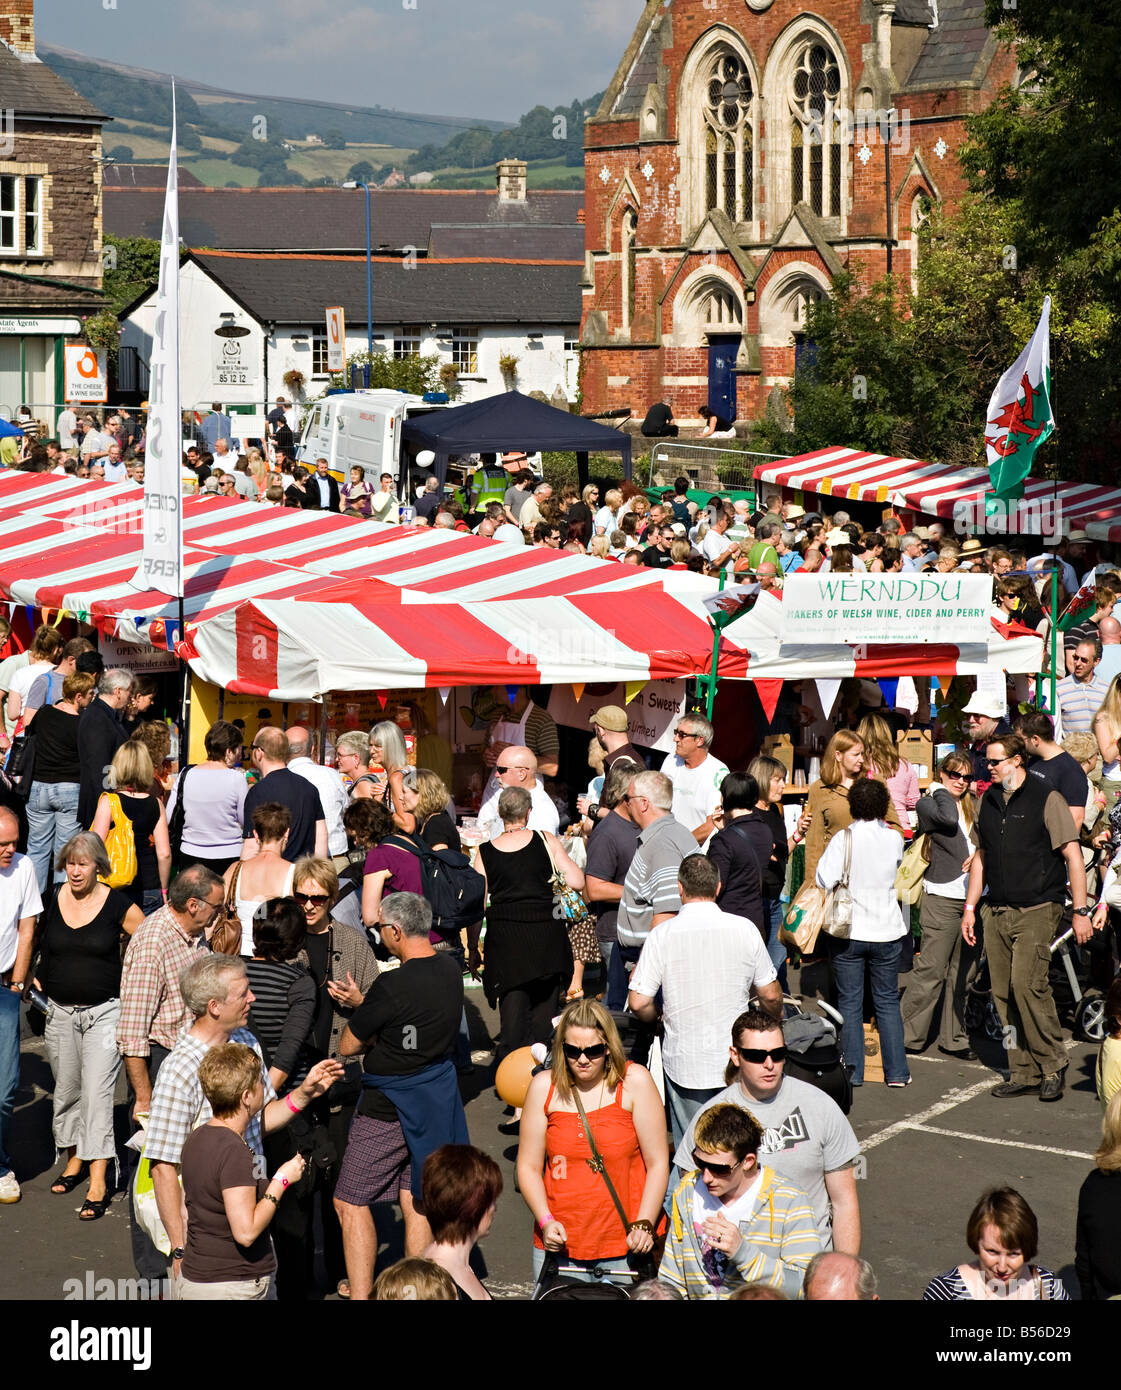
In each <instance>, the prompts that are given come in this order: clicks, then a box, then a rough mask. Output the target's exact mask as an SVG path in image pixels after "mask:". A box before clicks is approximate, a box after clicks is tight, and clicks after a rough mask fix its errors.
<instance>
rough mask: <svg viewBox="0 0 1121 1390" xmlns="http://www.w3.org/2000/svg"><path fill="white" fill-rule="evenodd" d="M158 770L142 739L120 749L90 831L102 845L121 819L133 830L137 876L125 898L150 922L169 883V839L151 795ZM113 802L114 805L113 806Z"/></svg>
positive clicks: (158, 803)
mask: <svg viewBox="0 0 1121 1390" xmlns="http://www.w3.org/2000/svg"><path fill="white" fill-rule="evenodd" d="M154 778H155V770H154V769H153V767H152V755H151V754H150V753H149V752H148V749H147V748H146V747H145V746H144V744H143V743H141V742H140V740H139V739H135V738H133V739H129V741H128V742H127V743H122V744H121V746H120V747H119V748H118V749H117V751H116V753H114V754H113V761H112V763H110V765H109V784H110V786H111V787H112V788H113V790H112V791H110V792H102V793H101V796H100V797H99V798H98V802H97V810H96V812H95V813H94V817H93V824H92V825H91V826H90V830H91V831H92V832H93V833H94V834H95V835H97V836H98V837H99V838H100V839H101V841H102V842H103V843H104V842H105V841H106V839H107V838H108V835H109V831H110V828H111V827H112V826H113V825H114V823H115V821H116V819H117V811H116V809H115V806H116V805H119V806H120V813H121V814H122V815H123V816H124V817H125V818H126V819H127V820H128V821H130V822H131V824H132V838H133V843H134V844H135V846H136V876H135V877H134V878H133V880H132V882H131V883H127V884H121V885H120V887H121V892H122V893H124V894H125V896H126V897H127V898H128V899H129V900H130V901H131V902H134V903H135V904H136V905H137V907H139V908H140V909H141V910H142V911H143V913H144V915H145V916H146V917H147V916H148V914H149V913H151V912H155V911H156V909H157V908H158V907H162V906H163V900H164V898H166V897H167V885H168V883H169V881H170V878H171V839H170V837H169V835H168V833H167V816H166V814H165V813H164V809H163V803H162V802H161V801H160V799H159V797H157V796H154V795H153V794H152V782H153V780H154ZM110 797H115V798H116V799H117V800H116V803H114V802H113V801H111V800H110Z"/></svg>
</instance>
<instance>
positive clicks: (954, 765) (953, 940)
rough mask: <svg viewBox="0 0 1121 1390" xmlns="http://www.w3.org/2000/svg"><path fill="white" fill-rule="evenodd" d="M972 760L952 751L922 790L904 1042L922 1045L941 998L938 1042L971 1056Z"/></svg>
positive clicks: (951, 1052) (974, 952) (974, 954)
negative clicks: (966, 930) (918, 936)
mask: <svg viewBox="0 0 1121 1390" xmlns="http://www.w3.org/2000/svg"><path fill="white" fill-rule="evenodd" d="M972 776H973V760H972V759H971V758H970V756H969V754H968V753H959V752H954V753H950V754H948V756H946V757H945V758H943V759H942V764H941V766H940V767H939V769H938V785H936V786H933V787H931V789H930V791H929V792H928V793H927V795H926V796H923V797H920V798H919V803H918V806H917V807H916V814H917V815H918V822H919V823H918V833H919V834H920V835H926V836H927V845H928V846H929V857H930V864H929V867H928V868H927V871H926V873H925V874H924V875H923V886H922V899H921V901H920V905H919V925H920V926H921V927H922V948H921V950H920V951H919V954H918V956H917V957H916V958H915V968H914V971H913V972H912V974H911V978H910V980H909V982H908V984H907V992H906V994H905V995H904V996H903V1043H904V1046H905V1047H906V1048H907V1051H908V1052H922V1051H923V1050H924V1049H925V1047H926V1044H927V1039H928V1037H929V1034H930V1027H931V1024H932V1023H933V1021H934V1016H935V1013H936V1012H937V1011H938V1009H939V1005H940V1004H941V1024H940V1027H939V1031H938V1050H939V1051H940V1052H945V1053H946V1054H947V1055H948V1056H950V1057H961V1058H963V1059H965V1060H972V1059H973V1058H974V1057H976V1055H977V1054H976V1053H975V1052H974V1051H973V1049H972V1047H971V1046H970V1044H969V1033H968V1031H967V1029H966V1026H965V991H966V986H967V984H968V982H969V979H970V977H971V975H972V974H973V972H974V971H975V970H976V968H977V960H978V957H979V956H980V947H979V946H976V945H974V946H967V945H966V943H965V942H964V941H963V940H962V935H961V913H962V908H963V907H964V905H965V890H966V888H967V886H968V882H969V865H970V862H971V860H972V858H973V853H974V850H975V849H976V848H977V846H976V843H975V840H974V835H973V826H974V822H975V820H976V818H977V808H976V806H975V805H974V802H973V797H972V796H970V794H969V783H970V779H971V778H972Z"/></svg>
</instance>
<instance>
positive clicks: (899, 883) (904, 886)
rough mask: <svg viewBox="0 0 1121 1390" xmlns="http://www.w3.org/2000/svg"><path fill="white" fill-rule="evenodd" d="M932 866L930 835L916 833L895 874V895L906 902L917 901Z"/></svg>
mask: <svg viewBox="0 0 1121 1390" xmlns="http://www.w3.org/2000/svg"><path fill="white" fill-rule="evenodd" d="M929 868H930V836H929V835H925V834H924V835H916V836H915V838H914V839H913V840H912V841H911V843H910V844H909V845H908V846H907V848H906V850H904V852H903V862H902V863H901V864H900V865H899V869H898V871H897V872H896V875H895V896H896V897H897V898H901V899H902V900H903V902H905V903H917V902H918V900H919V897H920V896H921V894H922V885H923V879H924V878H925V877H926V871H927V869H929Z"/></svg>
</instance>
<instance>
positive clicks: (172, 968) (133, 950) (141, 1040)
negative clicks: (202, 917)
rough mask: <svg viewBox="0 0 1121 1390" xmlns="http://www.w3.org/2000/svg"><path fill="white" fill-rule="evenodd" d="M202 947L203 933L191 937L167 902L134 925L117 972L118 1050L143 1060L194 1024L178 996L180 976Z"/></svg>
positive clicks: (181, 998) (203, 947) (169, 1046)
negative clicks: (187, 1026) (119, 1007)
mask: <svg viewBox="0 0 1121 1390" xmlns="http://www.w3.org/2000/svg"><path fill="white" fill-rule="evenodd" d="M205 949H206V942H205V940H204V939H203V934H202V932H199V934H198V935H197V936H190V935H188V933H187V932H186V931H184V930H183V927H182V926H181V925H180V923H179V919H178V918H177V917H176V916H175V914H174V912H172V910H171V908H170V907H168V906H167V904H166V903H165V904H164V905H163V907H161V908H157V909H156V911H155V912H153V913H152V915H151V916H150V917H146V918H145V919H144V921H143V922H141V924H140V925H139V926H138V927H137V929H136V931H135V933H134V934H133V937H132V940H131V941H130V942H129V943H128V950H127V951H126V952H125V961H124V966H123V968H122V970H121V1012H120V1016H119V1018H118V1020H117V1051H118V1052H120V1053H121V1055H122V1056H124V1057H147V1056H148V1055H149V1054H150V1052H151V1050H152V1049H151V1045H152V1043H157V1044H158V1045H159V1046H160V1047H165V1048H167V1049H168V1051H170V1050H171V1049H172V1048H173V1047H174V1046H175V1044H176V1041H177V1039H178V1037H179V1033H180V1030H181V1029H182V1028H183V1025H184V1024H186V1023H190V1022H192V1019H191V1014H190V1010H189V1009H188V1008H187V1006H186V1004H184V1003H183V996H182V995H181V994H180V993H179V974H180V972H181V971H182V969H183V967H184V966H185V965H189V964H190V963H191V961H193V960H194V958H195V956H196V955H197V954H198V952H199V951H203V950H205Z"/></svg>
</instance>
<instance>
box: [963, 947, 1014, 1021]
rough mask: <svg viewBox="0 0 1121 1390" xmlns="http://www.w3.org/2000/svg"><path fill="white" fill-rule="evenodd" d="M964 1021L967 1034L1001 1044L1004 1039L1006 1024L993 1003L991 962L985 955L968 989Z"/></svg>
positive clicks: (982, 956) (979, 962)
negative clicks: (982, 1036)
mask: <svg viewBox="0 0 1121 1390" xmlns="http://www.w3.org/2000/svg"><path fill="white" fill-rule="evenodd" d="M963 1021H964V1023H965V1028H966V1032H968V1033H970V1034H973V1033H981V1034H983V1035H984V1036H985V1037H986V1038H989V1039H990V1040H991V1041H992V1042H1001V1041H1002V1040H1003V1038H1004V1024H1003V1023H1001V1021H1000V1014H998V1013H997V1010H996V1005H995V1004H994V1003H993V987H992V981H991V980H990V979H989V962H988V959H987V957H986V956H985V955H984V954H983V953H982V955H981V959H980V960H979V961H978V963H977V970H976V972H975V973H974V976H973V979H972V980H971V981H970V982H969V984H968V986H967V987H966V991H965V1009H964V1012H963Z"/></svg>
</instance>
